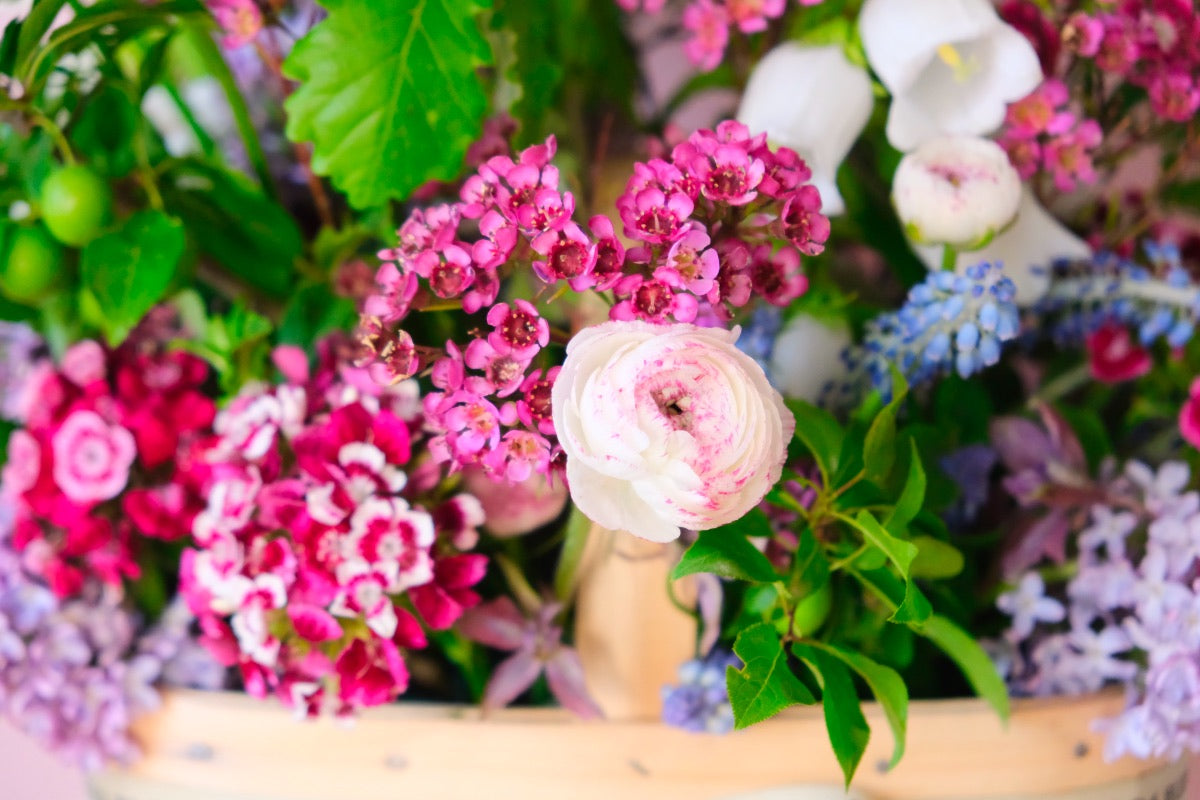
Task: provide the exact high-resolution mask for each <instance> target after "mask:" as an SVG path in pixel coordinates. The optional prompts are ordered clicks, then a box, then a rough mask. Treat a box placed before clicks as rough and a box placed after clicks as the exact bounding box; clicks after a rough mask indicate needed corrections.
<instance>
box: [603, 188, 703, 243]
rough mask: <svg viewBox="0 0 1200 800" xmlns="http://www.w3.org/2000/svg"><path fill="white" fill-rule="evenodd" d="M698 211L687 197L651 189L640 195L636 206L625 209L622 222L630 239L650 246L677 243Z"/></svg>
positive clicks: (637, 196) (677, 193) (635, 201)
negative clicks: (688, 221)
mask: <svg viewBox="0 0 1200 800" xmlns="http://www.w3.org/2000/svg"><path fill="white" fill-rule="evenodd" d="M694 209H695V204H694V203H692V201H691V200H690V199H689V198H688V196H687V195H685V194H682V193H680V192H675V193H673V194H671V195H670V196H667V195H666V194H664V193H663V191H662V190H661V189H657V188H649V189H643V190H642V191H640V192H638V193H637V195H636V196H635V197H634V200H633V204H632V206H629V207H627V208H624V209H622V210H621V221H622V222H623V223H624V224H625V235H626V236H629V237H632V238H634V239H641V240H642V241H644V242H647V243H648V244H666V243H668V242H671V241H674V240H675V238H676V236H678V235H679V233H680V231H681V230H682V229H683V226H684V223H685V222H686V221H687V219H688V217H690V216H691V215H692V211H693V210H694Z"/></svg>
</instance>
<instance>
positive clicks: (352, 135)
mask: <svg viewBox="0 0 1200 800" xmlns="http://www.w3.org/2000/svg"><path fill="white" fill-rule="evenodd" d="M489 4H490V2H489V0H387V2H380V1H379V0H323V2H322V5H324V6H325V7H326V8H327V9H328V10H329V16H328V17H327V18H326V19H325V20H324V21H323V22H321V23H319V24H318V25H317V26H316V27H315V28H313V29H312V30H311V31H310V32H309V33H308V35H307V36H305V37H304V38H303V39H301V40H300V41H299V42H297V44H296V46H295V48H294V49H293V50H292V53H291V55H290V56H288V59H287V61H286V62H285V63H284V66H283V69H284V74H285V75H287V77H289V78H291V79H292V80H295V81H298V82H299V84H300V85H299V86H298V87H297V89H296V91H295V92H293V94H292V95H291V97H289V98H288V100H287V103H286V104H285V107H286V110H287V113H288V121H287V131H286V132H287V137H288V138H289V139H291V140H292V141H294V142H312V145H313V157H312V167H313V170H314V171H315V172H317V173H318V174H320V175H327V176H329V177H330V179H332V180H333V183H334V185H335V186H337V187H338V188H339V189H340V190H342V191H343V192H345V193H346V196H347V197H348V199H349V200H350V204H351V205H353V206H355V207H357V208H368V207H371V206H378V205H381V204H383V203H384V202H386V201H387V200H389V199H393V198H394V199H404V198H405V197H407V196H408V195H409V193H411V192H412V190H413V189H415V188H417V187H418V186H420V185H421V184H422V183H425V182H426V181H428V180H434V179H436V180H450V179H451V178H454V177H455V176H456V175H457V174H458V173H459V172H460V171H461V169H462V161H463V155H464V154H465V153H466V151H467V147H468V146H470V144H471V142H472V141H474V140H475V139H476V138H478V136H479V132H480V130H481V128H482V123H483V117H484V115H485V114H486V113H487V110H488V99H487V94H486V92H485V90H484V85H483V81H482V79H481V78H480V76H479V75H478V73H477V70H478V68H479V67H481V66H485V65H487V64H490V63H491V59H492V53H491V49H490V48H489V47H488V44H487V40H485V39H484V38H483V35H482V34H481V33H480V31H479V28H478V26H477V24H476V15H477V14H478V13H479V12H480V11H481V10H482V9H484V8H486V7H487V6H488V5H489Z"/></svg>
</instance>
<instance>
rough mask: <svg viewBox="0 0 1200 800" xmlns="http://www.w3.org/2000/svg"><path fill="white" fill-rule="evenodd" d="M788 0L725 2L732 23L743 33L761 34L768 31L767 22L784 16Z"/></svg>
mask: <svg viewBox="0 0 1200 800" xmlns="http://www.w3.org/2000/svg"><path fill="white" fill-rule="evenodd" d="M786 6H787V0H725V8H726V10H727V12H728V14H729V19H730V21H731V22H732V23H733V24H734V25H737V26H738V29H739V30H741V32H742V33H760V32H762V31H765V30H766V29H767V20H769V19H775V18H777V17H780V16H782V15H783V9H784V8H785V7H786Z"/></svg>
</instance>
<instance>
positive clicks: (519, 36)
mask: <svg viewBox="0 0 1200 800" xmlns="http://www.w3.org/2000/svg"><path fill="white" fill-rule="evenodd" d="M560 2H561V0H542V2H538V3H529V2H521V0H497V3H496V13H495V15H494V16H493V18H492V28H493V29H494V30H496V31H498V32H499V35H500V36H503V35H504V34H505V33H507V34H509V35H511V36H512V37H513V40H512V57H511V66H510V68H509V69H508V70H507V71H506V74H507V76H508V78H509V80H510V81H511V82H512V83H513V84H515V85H516V86H518V87H520V96H519V97H517V99H516V102H515V103H514V104H513V108H512V114H513V117H514V118H515V119H517V120H520V122H521V134H522V136H521V138H522V140H523V141H526V142H528V141H532V140H534V139H537V138H540V137H542V136H543V135H544V134H545V133H547V131H546V125H545V118H546V114H547V112H548V111H549V110H550V109H551V108H552V107H553V106H554V104H555V101H556V100H557V99H558V93H559V88H560V87H561V86H562V82H563V75H564V73H565V70H564V68H563V64H562V61H561V60H560V59H559V58H558V57H557V56H558V53H557V52H556V50H557V48H558V45H559V42H558V41H557V37H556V36H555V24H556V17H557V11H558V9H557V6H558V5H559V4H560ZM497 62H498V65H499V62H500V58H499V56H498V57H497Z"/></svg>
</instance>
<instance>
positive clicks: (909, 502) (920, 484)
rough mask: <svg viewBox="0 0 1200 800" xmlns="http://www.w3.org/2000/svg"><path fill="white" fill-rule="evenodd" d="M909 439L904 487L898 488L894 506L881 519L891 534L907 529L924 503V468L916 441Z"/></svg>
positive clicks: (897, 533)
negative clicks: (898, 496) (906, 476)
mask: <svg viewBox="0 0 1200 800" xmlns="http://www.w3.org/2000/svg"><path fill="white" fill-rule="evenodd" d="M910 441H911V442H912V458H911V459H909V462H908V478H907V479H906V480H905V481H904V488H903V489H901V490H900V498H899V499H898V500H897V501H896V505H895V507H893V508H892V510H891V511H890V512H888V515H887V516H886V517H884V520H883V526H884V527H885V528H887V529H888V531H889V532H890V533H891V534H892V535H899V534H900V533H902V532H903V531H904V530H905V529H907V528H908V524H909V523H910V522H912V521H913V519H915V518H916V516H917V514H918V513H919V512H920V511H921V507H922V506H923V505H924V504H925V468H924V467H923V466H922V465H921V453H920V451H919V450H918V449H917V443H916V442H915V441H912V440H910Z"/></svg>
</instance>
